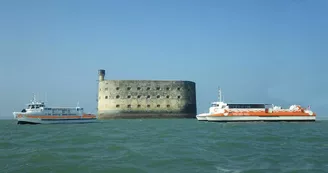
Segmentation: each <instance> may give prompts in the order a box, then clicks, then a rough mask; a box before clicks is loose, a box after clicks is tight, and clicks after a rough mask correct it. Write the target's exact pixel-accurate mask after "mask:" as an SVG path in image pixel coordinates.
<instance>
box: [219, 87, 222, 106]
mask: <svg viewBox="0 0 328 173" xmlns="http://www.w3.org/2000/svg"><path fill="white" fill-rule="evenodd" d="M219 100H220V102H222V95H221V88H220V87H219Z"/></svg>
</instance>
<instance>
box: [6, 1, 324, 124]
mask: <svg viewBox="0 0 328 173" xmlns="http://www.w3.org/2000/svg"><path fill="white" fill-rule="evenodd" d="M327 9H328V1H324V0H316V1H310V0H290V1H286V0H271V1H262V0H247V1H245V0H239V1H237V0H229V1H228V0H226V1H219V0H207V1H200V0H198V1H196V0H188V1H187V0H165V1H164V0H162V1H160V0H158V1H151V0H139V1H133V0H130V1H127V0H120V1H111V0H107V1H105V0H104V1H96V0H95V1H91V0H90V1H82V0H79V1H77V0H71V1H64V0H57V1H44V0H38V1H37V0H30V1H23V0H21V1H15V0H12V1H1V2H0V21H1V22H0V28H1V29H0V80H1V84H0V96H1V97H0V103H1V104H0V117H1V118H6V117H9V118H11V117H12V111H15V110H16V111H20V110H21V109H22V108H23V107H24V106H25V104H26V103H27V102H28V101H29V100H30V99H31V98H32V96H33V95H32V94H33V93H39V95H40V97H41V98H43V97H44V95H45V93H47V98H48V102H49V104H50V105H53V106H58V105H65V106H76V103H77V102H78V101H79V103H80V106H83V107H85V109H86V110H87V111H91V112H94V111H96V107H97V104H96V95H97V82H96V80H97V70H98V69H105V70H106V79H160V80H161V79H170V80H191V81H194V82H196V86H197V109H198V112H199V113H200V112H204V111H207V109H208V106H209V103H210V102H211V101H215V100H216V99H217V88H218V86H221V87H222V90H223V94H224V97H225V100H226V101H232V102H265V103H273V104H277V105H283V106H288V105H290V104H301V105H303V106H308V105H311V108H312V109H313V110H314V111H316V112H317V113H318V118H325V117H327V118H328V110H327V107H328V92H327V91H326V90H327V88H328V78H327V76H326V75H327V74H328V70H327V65H328V59H327V55H328V33H327V30H328V22H327V17H328V10H327Z"/></svg>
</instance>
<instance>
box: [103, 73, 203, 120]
mask: <svg viewBox="0 0 328 173" xmlns="http://www.w3.org/2000/svg"><path fill="white" fill-rule="evenodd" d="M104 76H105V71H104V70H99V84H98V87H99V88H98V117H99V118H100V119H107V118H139V117H150V118H151V117H163V118H168V117H176V118H179V117H181V118H183V117H184V118H194V117H195V115H196V112H197V109H196V90H195V87H196V86H195V83H194V82H192V81H174V80H172V81H166V80H165V81H164V80H105V79H104Z"/></svg>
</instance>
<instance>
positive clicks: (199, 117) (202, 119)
mask: <svg viewBox="0 0 328 173" xmlns="http://www.w3.org/2000/svg"><path fill="white" fill-rule="evenodd" d="M196 118H197V120H198V121H207V119H206V116H196Z"/></svg>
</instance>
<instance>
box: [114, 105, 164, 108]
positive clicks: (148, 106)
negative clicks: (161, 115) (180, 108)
mask: <svg viewBox="0 0 328 173" xmlns="http://www.w3.org/2000/svg"><path fill="white" fill-rule="evenodd" d="M116 107H117V108H119V107H120V105H116ZM137 107H138V108H141V105H137ZM156 107H158V108H160V107H161V105H157V106H156ZM166 107H167V108H169V107H170V105H166ZM127 108H131V105H127ZM147 108H150V105H147Z"/></svg>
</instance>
